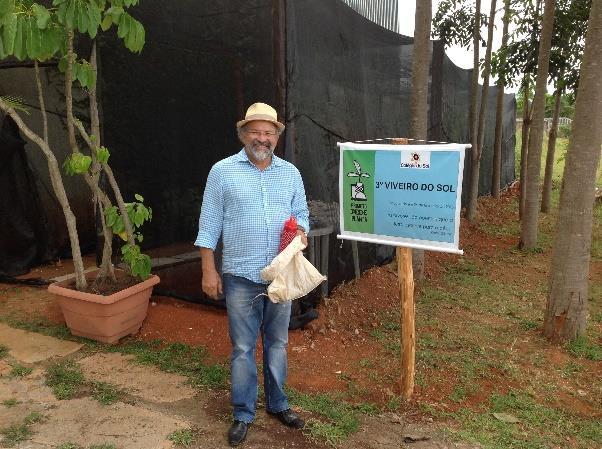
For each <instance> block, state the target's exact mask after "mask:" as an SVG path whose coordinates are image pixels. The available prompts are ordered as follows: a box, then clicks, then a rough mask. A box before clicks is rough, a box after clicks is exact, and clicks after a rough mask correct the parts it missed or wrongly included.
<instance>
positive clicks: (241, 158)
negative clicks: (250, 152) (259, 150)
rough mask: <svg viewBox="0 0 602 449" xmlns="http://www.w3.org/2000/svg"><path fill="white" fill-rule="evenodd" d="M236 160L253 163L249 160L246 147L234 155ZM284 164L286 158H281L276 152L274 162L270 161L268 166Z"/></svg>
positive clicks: (273, 157) (273, 155) (273, 156)
mask: <svg viewBox="0 0 602 449" xmlns="http://www.w3.org/2000/svg"><path fill="white" fill-rule="evenodd" d="M234 161H235V162H248V163H249V164H252V162H251V161H250V160H249V156H247V152H246V151H245V149H244V148H243V149H242V150H240V151H239V152H238V153H236V154H235V155H234ZM283 164H284V159H281V158H279V157H278V156H276V155H275V154H272V162H271V163H270V165H269V166H268V168H270V167H271V166H275V167H280V166H281V165H283Z"/></svg>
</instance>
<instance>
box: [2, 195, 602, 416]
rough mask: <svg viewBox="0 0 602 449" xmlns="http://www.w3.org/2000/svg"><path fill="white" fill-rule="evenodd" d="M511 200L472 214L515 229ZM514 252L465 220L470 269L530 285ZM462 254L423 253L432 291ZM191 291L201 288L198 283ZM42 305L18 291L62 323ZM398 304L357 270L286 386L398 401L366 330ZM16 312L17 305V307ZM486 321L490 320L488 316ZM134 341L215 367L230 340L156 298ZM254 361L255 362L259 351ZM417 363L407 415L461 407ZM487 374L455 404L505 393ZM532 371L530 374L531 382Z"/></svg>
mask: <svg viewBox="0 0 602 449" xmlns="http://www.w3.org/2000/svg"><path fill="white" fill-rule="evenodd" d="M512 201H515V198H514V197H513V195H512V194H511V193H506V194H505V196H503V198H501V199H500V200H493V199H491V198H482V199H481V200H480V202H479V215H480V217H487V218H486V221H487V224H489V225H493V226H496V225H501V224H508V223H512V222H516V217H515V216H513V214H512V212H510V211H511V210H512V208H510V207H506V206H507V205H508V204H509V203H510V202H512ZM516 245H517V241H516V239H515V238H513V237H507V236H502V237H499V236H496V237H492V236H491V235H489V234H486V233H485V232H483V231H482V230H481V228H479V227H478V226H476V225H473V224H470V223H468V222H467V221H465V220H463V221H462V224H461V245H460V246H461V248H462V249H463V250H464V251H465V256H464V259H468V260H470V261H471V262H472V263H475V264H483V263H488V264H489V267H490V271H492V272H497V273H498V275H499V281H500V282H510V281H513V280H516V279H524V281H525V282H535V280H532V279H537V278H540V279H541V278H542V276H547V263H548V262H547V261H548V260H549V259H548V258H549V255H548V256H545V255H542V257H541V264H540V265H538V266H535V267H533V266H530V267H524V266H520V265H516V264H515V265H510V266H507V265H503V264H502V263H501V262H499V257H500V254H501V253H504V252H505V253H508V251H509V250H510V249H511V248H513V247H516ZM460 257H461V256H456V255H451V254H445V253H434V252H433V253H427V257H426V265H425V267H426V269H425V272H426V278H427V279H428V285H429V286H431V287H435V288H436V287H437V286H438V285H439V282H440V281H441V278H442V274H443V272H444V271H445V267H446V266H447V265H448V264H450V263H455V262H457V261H458V260H459V259H460ZM496 260H497V261H498V262H496ZM89 262H91V260H90V261H89ZM496 263H498V265H496ZM195 269H196V268H195ZM526 269H528V270H529V271H530V272H532V273H531V275H528V274H527V272H526V271H525V270H526ZM496 270H497V271H496ZM63 272H69V266H68V263H67V262H65V264H64V266H47V267H41V268H39V269H37V270H33V271H32V273H30V274H29V275H28V277H36V276H41V277H44V278H48V277H52V276H53V275H56V274H60V273H63ZM53 273H54V274H53ZM601 277H602V264H601V263H599V262H597V263H593V264H592V270H591V278H592V282H593V281H594V280H595V279H597V280H599V279H600V278H601ZM420 286H421V284H418V285H417V292H416V293H417V294H418V293H419V290H420ZM183 287H184V288H185V289H188V290H189V291H194V290H195V289H196V288H197V287H196V286H195V285H187V286H183ZM198 288H199V289H200V285H198ZM0 290H2V289H1V288H0ZM29 292H31V293H29ZM0 293H1V291H0ZM24 293H25V294H24ZM23 295H24V296H23ZM39 298H40V290H39V289H24V292H21V300H25V301H26V302H27V303H29V304H28V313H31V314H32V315H35V314H43V315H45V316H46V317H47V318H49V319H51V320H52V321H54V322H62V316H61V312H60V310H59V309H58V305H57V304H56V303H55V302H54V301H52V300H40V299H39ZM34 299H36V300H35V301H34ZM19 302H21V301H19ZM21 304H22V302H21ZM398 304H399V299H398V284H397V276H396V274H395V270H394V268H393V267H391V266H382V267H374V268H372V269H370V270H367V271H366V272H364V273H363V275H362V277H361V279H359V280H354V281H352V282H349V283H346V284H343V285H340V286H338V287H337V288H336V289H335V290H334V291H332V292H331V294H330V297H329V298H327V299H326V300H325V301H324V302H323V303H322V304H321V305H320V307H319V314H320V316H319V318H318V319H317V320H315V321H313V322H311V323H310V324H309V325H308V326H307V328H306V329H304V330H295V331H291V332H290V343H289V384H290V385H291V386H293V387H295V388H297V389H299V390H300V391H303V392H330V393H333V392H344V393H346V394H347V398H351V399H352V400H353V399H356V400H358V401H370V402H374V403H377V404H381V405H383V404H386V403H387V402H389V401H391V400H394V399H395V398H396V397H397V395H399V386H398V385H399V360H398V359H397V358H396V357H394V356H392V353H391V351H386V350H384V348H383V344H382V343H381V342H379V341H377V340H376V339H375V338H372V337H371V336H370V332H372V331H373V330H377V329H380V328H381V327H382V325H383V322H382V321H383V316H384V315H383V314H386V313H387V312H388V313H389V314H390V313H391V311H396V310H398V308H399V306H398ZM14 307H16V308H20V307H21V306H19V305H17V304H15V306H14ZM450 312H453V320H454V321H455V322H456V324H459V325H462V320H464V319H468V318H469V317H468V316H467V314H468V313H469V312H467V311H466V310H464V311H463V310H461V309H457V310H456V309H455V310H453V311H450ZM450 315H452V313H450ZM491 319H493V320H495V317H491ZM490 324H492V325H495V324H496V323H493V322H492V323H490ZM423 332H436V330H433V329H430V328H429V327H428V326H425V327H423V328H420V327H417V330H416V333H417V335H420V334H421V333H423ZM539 332H540V331H539V330H538V329H535V330H531V331H527V333H526V336H524V338H521V340H519V341H515V342H516V349H517V350H519V351H523V352H525V353H528V352H529V351H537V350H540V349H541V347H542V346H546V343H545V342H542V339H541V338H540V334H539ZM135 338H138V339H142V340H155V339H161V340H164V341H166V342H182V343H188V344H193V345H203V346H205V347H207V348H208V351H209V353H210V355H211V357H212V358H213V360H214V361H216V362H220V363H225V364H227V363H228V355H229V351H230V342H229V337H228V331H227V319H226V314H225V311H222V310H219V309H215V308H212V307H208V306H204V305H199V304H193V303H189V302H184V301H180V300H176V299H172V298H168V297H160V296H154V297H153V298H152V300H151V305H150V306H149V313H148V317H147V319H146V321H145V322H144V325H143V327H142V329H141V331H140V333H139V334H138V335H137V336H135ZM537 346H539V347H540V348H537ZM545 357H546V359H547V360H548V361H550V362H554V363H559V364H562V363H566V359H567V356H566V352H564V351H563V350H561V349H559V348H555V347H548V348H547V350H546V355H545ZM258 360H259V361H260V360H261V348H260V347H259V345H258ZM420 363H421V362H420V361H419V360H417V371H422V374H423V375H424V376H426V377H427V378H430V377H429V376H433V377H437V381H436V382H428V383H427V386H426V387H424V388H421V387H420V386H419V385H417V386H416V390H415V395H414V398H413V401H412V403H410V404H407V405H408V406H409V408H406V407H404V408H405V411H406V412H407V413H409V414H413V413H416V414H419V413H420V412H419V411H418V408H414V407H412V404H413V405H417V404H418V403H421V404H428V405H435V404H436V405H437V407H439V408H443V409H446V410H453V409H456V408H458V403H456V402H453V401H452V400H450V395H451V393H452V390H453V388H454V386H455V385H456V383H457V381H458V379H457V377H458V374H457V372H456V371H454V370H451V369H449V370H441V369H438V368H437V367H430V366H429V367H425V366H421V365H420ZM584 363H587V362H584ZM589 369H591V371H592V373H595V372H596V370H597V369H598V368H596V365H595V364H592V365H591V367H590V368H589ZM492 374H493V376H492V377H488V378H485V379H480V380H479V381H478V382H479V383H478V386H477V388H475V391H474V392H473V393H472V394H471V395H469V396H468V398H467V399H466V400H465V401H464V402H463V403H462V405H463V406H469V405H471V404H472V405H475V406H478V404H481V403H483V402H484V401H487V398H488V397H489V394H490V393H491V392H492V391H504V390H507V389H509V388H511V387H512V386H514V385H513V382H516V381H509V380H506V378H505V376H504V375H503V373H496V372H495V370H493V372H492ZM536 374H537V373H535V372H534V374H533V375H536ZM565 396H566V397H565ZM565 396H562V395H559V396H558V401H560V402H562V403H563V405H564V406H565V407H569V408H571V409H573V410H574V411H575V412H577V413H580V414H583V415H586V416H587V415H589V416H592V415H600V414H601V413H600V409H599V408H598V409H597V408H596V404H595V403H592V402H588V401H587V400H585V401H584V400H580V399H579V398H577V399H576V398H575V397H573V396H567V395H565ZM563 398H564V399H563ZM412 410H413V411H412Z"/></svg>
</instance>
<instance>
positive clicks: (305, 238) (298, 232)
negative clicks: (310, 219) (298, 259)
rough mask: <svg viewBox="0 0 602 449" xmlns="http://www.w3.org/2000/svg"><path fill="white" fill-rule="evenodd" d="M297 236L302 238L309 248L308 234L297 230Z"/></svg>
mask: <svg viewBox="0 0 602 449" xmlns="http://www.w3.org/2000/svg"><path fill="white" fill-rule="evenodd" d="M297 235H300V236H301V242H303V244H304V245H305V246H306V247H307V234H306V233H305V231H304V230H302V229H297Z"/></svg>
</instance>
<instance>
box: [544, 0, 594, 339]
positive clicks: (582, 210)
mask: <svg viewBox="0 0 602 449" xmlns="http://www.w3.org/2000/svg"><path fill="white" fill-rule="evenodd" d="M600 42H602V0H593V1H592V7H591V12H590V16H589V25H588V30H587V36H586V40H585V52H584V55H583V64H582V68H581V74H580V77H579V90H578V92H577V102H576V105H575V119H574V122H573V129H574V131H573V138H572V140H571V144H570V146H569V149H568V151H567V154H566V166H565V170H564V180H563V187H562V190H561V193H560V208H559V216H558V222H557V224H556V235H555V239H554V250H553V255H552V267H551V270H550V282H549V290H548V295H547V306H546V312H545V318H544V334H545V336H546V337H548V338H549V339H550V340H552V341H554V342H562V341H567V340H573V339H575V338H576V337H578V336H581V335H583V334H584V333H585V330H586V325H587V302H588V277H589V265H590V264H589V261H590V248H591V238H592V223H593V204H594V188H595V182H596V170H597V168H598V165H599V163H600V146H601V145H602V126H601V125H602V123H601V122H600V120H601V118H602V80H601V79H600V69H599V66H600V61H602V46H601V45H600ZM592 120H597V122H594V123H593V124H592Z"/></svg>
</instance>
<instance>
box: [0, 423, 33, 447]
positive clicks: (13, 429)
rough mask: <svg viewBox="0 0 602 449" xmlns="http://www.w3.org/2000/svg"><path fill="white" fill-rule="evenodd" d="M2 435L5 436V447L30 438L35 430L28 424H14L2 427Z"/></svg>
mask: <svg viewBox="0 0 602 449" xmlns="http://www.w3.org/2000/svg"><path fill="white" fill-rule="evenodd" d="M0 435H2V437H3V438H2V445H3V446H4V447H14V446H16V445H17V444H18V443H20V442H21V441H26V440H29V439H30V438H31V436H32V435H33V432H32V431H31V429H30V428H29V426H28V425H26V424H13V425H12V426H8V427H5V428H3V429H0Z"/></svg>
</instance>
